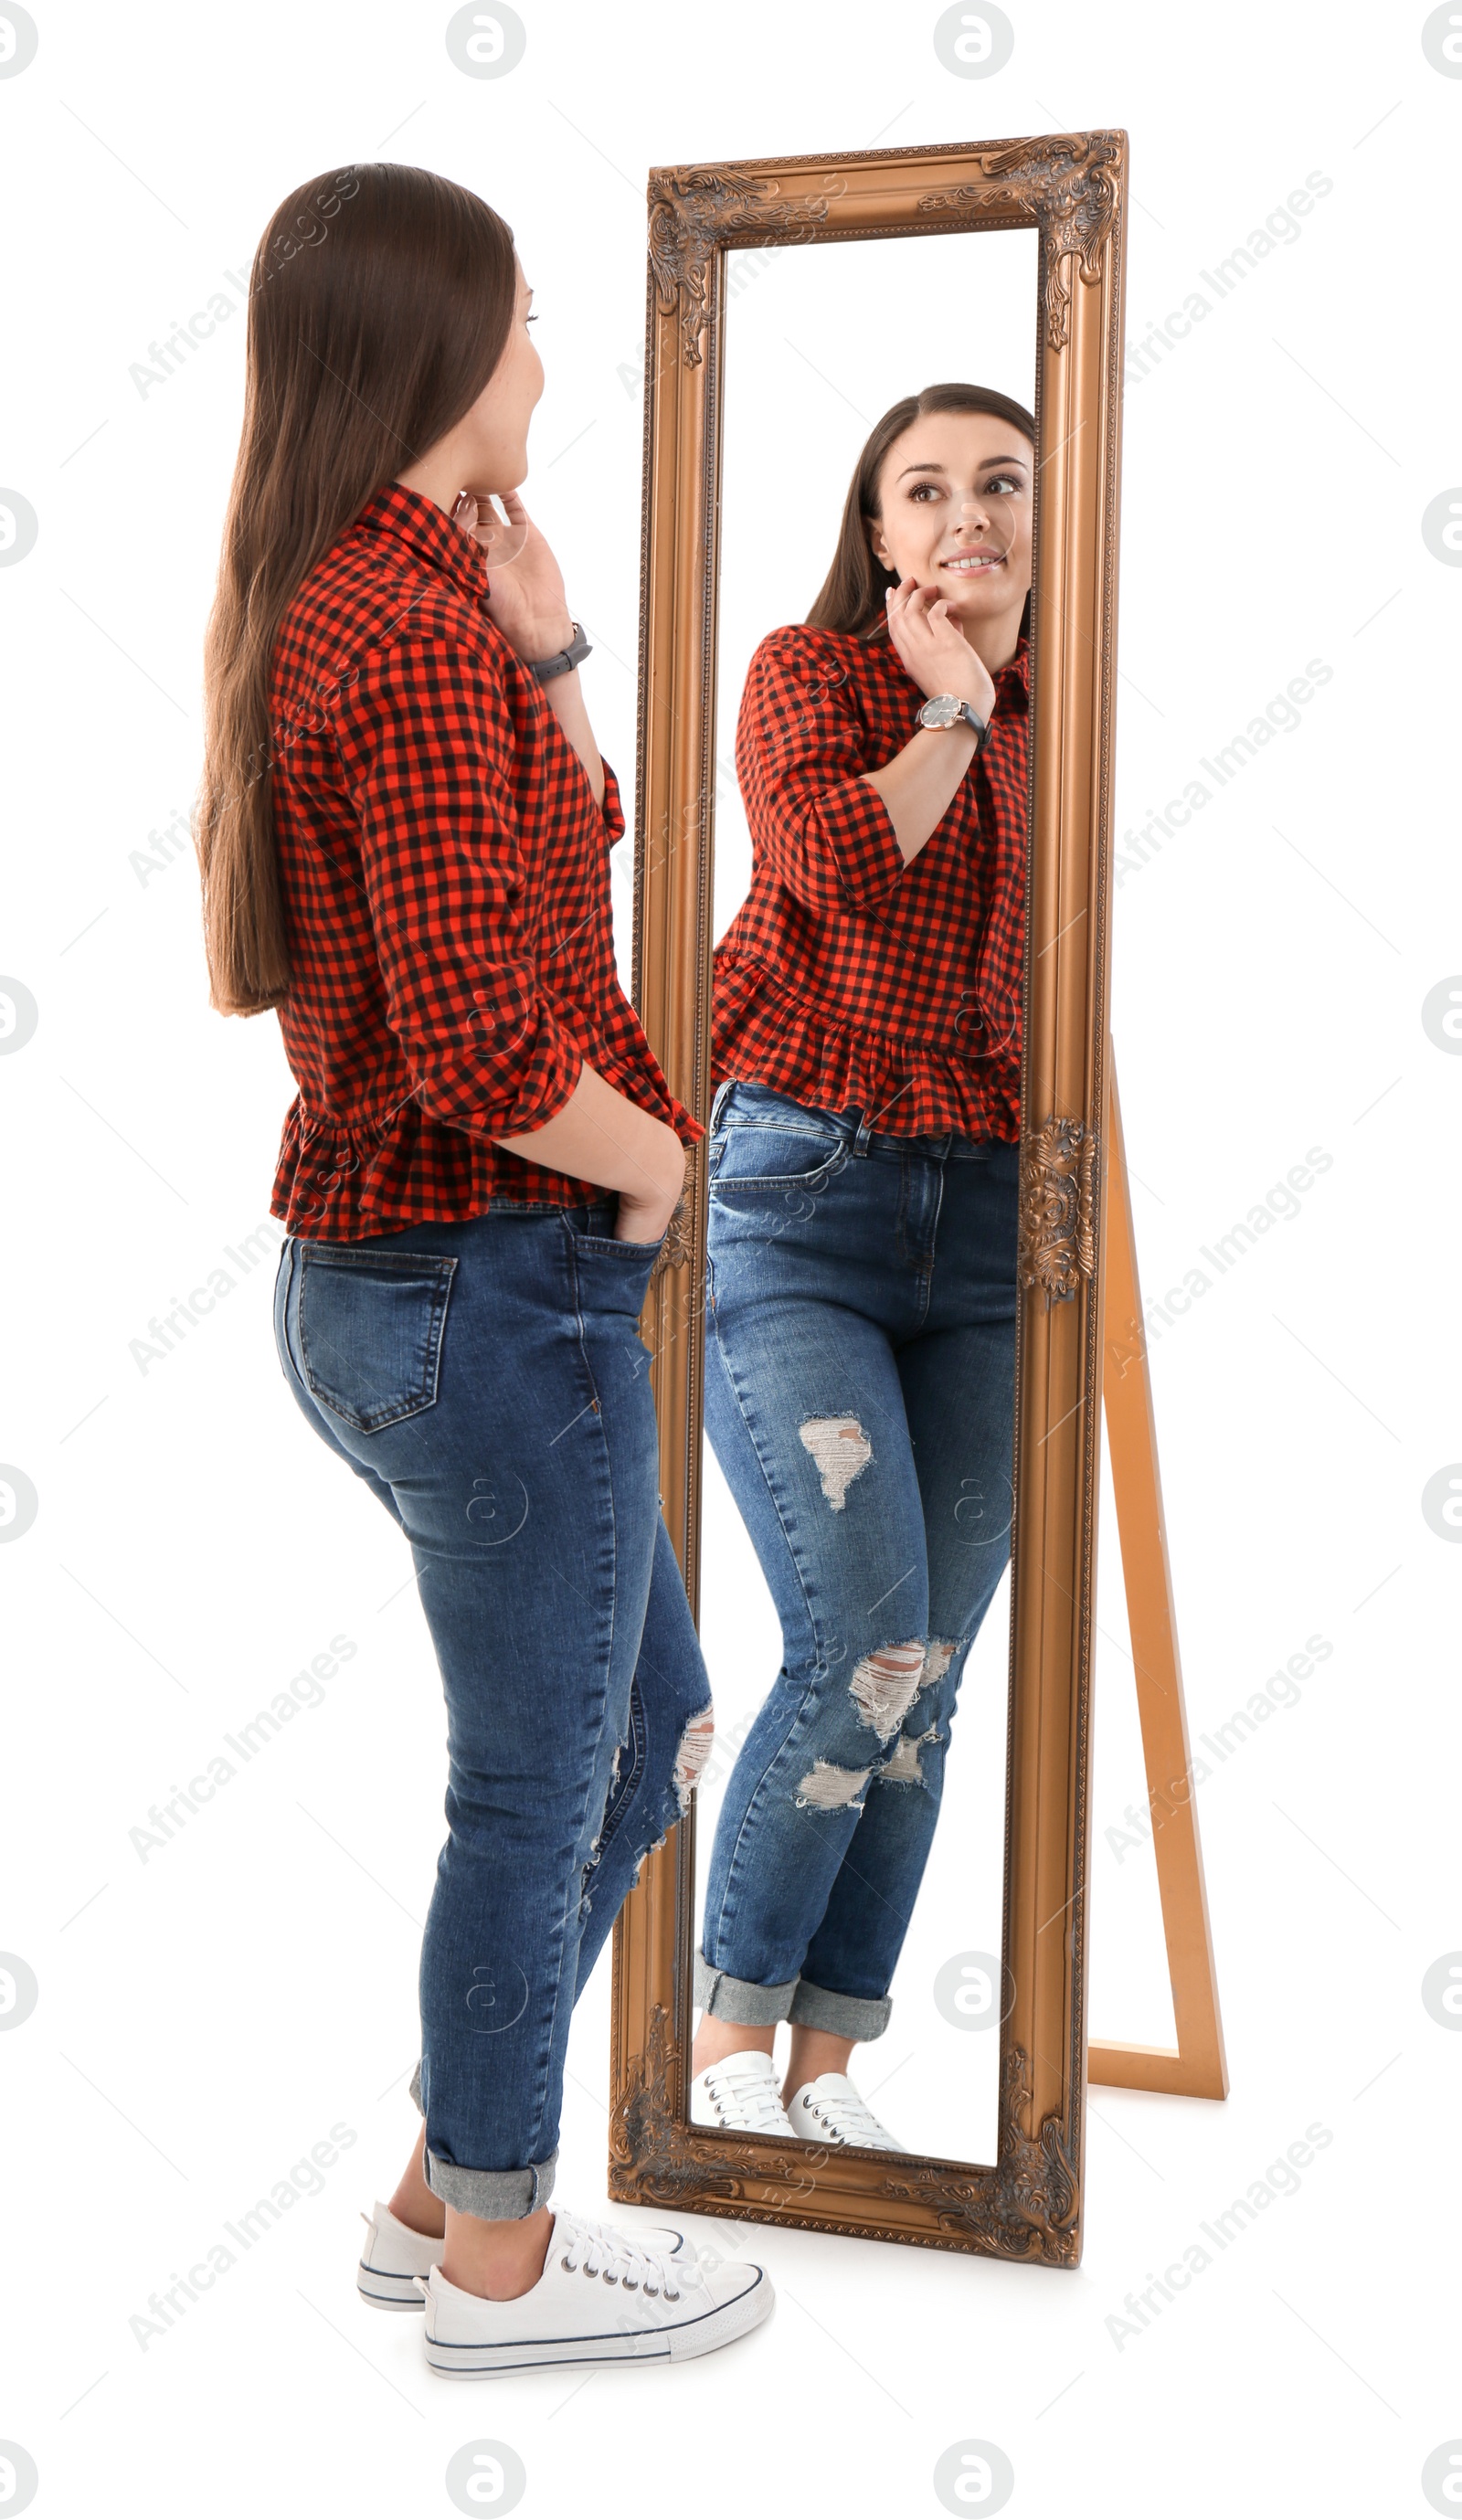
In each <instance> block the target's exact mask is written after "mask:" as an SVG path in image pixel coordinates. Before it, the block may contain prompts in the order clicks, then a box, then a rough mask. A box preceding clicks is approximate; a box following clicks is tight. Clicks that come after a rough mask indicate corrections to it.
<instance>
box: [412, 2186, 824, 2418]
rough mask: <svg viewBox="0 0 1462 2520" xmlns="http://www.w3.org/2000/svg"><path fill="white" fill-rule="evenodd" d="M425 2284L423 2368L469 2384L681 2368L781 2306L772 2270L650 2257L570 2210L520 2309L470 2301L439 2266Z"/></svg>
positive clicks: (558, 2218) (658, 2254)
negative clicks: (652, 2366) (602, 2369)
mask: <svg viewBox="0 0 1462 2520" xmlns="http://www.w3.org/2000/svg"><path fill="white" fill-rule="evenodd" d="M677 2236H678V2235H677ZM417 2281H418V2283H419V2285H420V2287H421V2291H422V2294H423V2296H424V2298H425V2301H426V2305H427V2327H426V2348H427V2361H428V2362H429V2363H430V2364H431V2365H432V2368H433V2370H434V2371H442V2372H446V2373H448V2374H449V2375H450V2376H451V2377H452V2378H454V2379H469V2380H470V2379H477V2378H480V2377H481V2376H483V2375H485V2374H487V2373H489V2372H493V2371H531V2370H541V2369H542V2368H543V2367H544V2366H545V2365H546V2364H552V2363H646V2362H661V2363H666V2362H668V2363H680V2362H684V2361H686V2360H687V2359H688V2358H689V2357H690V2356H691V2355H693V2354H709V2353H712V2352H713V2351H714V2349H715V2347H716V2346H718V2345H729V2344H731V2343H732V2341H733V2339H734V2338H736V2337H738V2336H744V2335H745V2334H746V2333H747V2330H748V2329H749V2328H752V2327H755V2326H757V2325H758V2324H759V2322H760V2321H761V2320H762V2319H763V2318H765V2317H766V2315H767V2313H768V2311H769V2310H770V2309H771V2306H772V2301H773V2297H774V2296H773V2293H772V2286H771V2279H770V2277H769V2276H768V2274H767V2273H766V2270H765V2268H764V2267H758V2266H754V2265H753V2264H751V2263H750V2262H749V2261H748V2260H745V2259H734V2258H731V2259H720V2260H717V2259H715V2258H714V2257H713V2256H711V2255H710V2254H709V2253H708V2254H707V2257H706V2258H705V2259H701V2260H698V2259H697V2258H695V2257H694V2256H692V2255H691V2253H690V2252H689V2251H688V2250H681V2251H680V2252H679V2254H677V2255H671V2254H670V2252H669V2251H667V2250H660V2249H650V2248H646V2247H643V2246H642V2245H641V2244H640V2243H639V2242H638V2241H637V2240H634V2239H632V2238H631V2237H630V2234H629V2233H628V2232H627V2231H624V2230H616V2229H615V2228H613V2227H611V2226H606V2225H604V2224H599V2223H591V2222H590V2221H589V2220H588V2219H587V2218H586V2217H585V2216H583V2215H580V2214H571V2213H570V2211H569V2209H568V2207H567V2206H562V2205H561V2206H560V2207H559V2208H558V2209H557V2211H556V2213H555V2215H554V2218H553V2228H552V2230H551V2231H550V2232H549V2235H548V2255H547V2257H546V2258H545V2259H544V2262H543V2273H542V2274H541V2275H540V2276H539V2278H538V2281H537V2282H536V2283H535V2284H534V2285H532V2286H531V2288H530V2289H529V2290H528V2291H527V2292H525V2293H521V2294H520V2295H519V2297H518V2299H517V2300H516V2301H484V2300H483V2299H482V2297H481V2296H480V2294H479V2293H475V2292H463V2291H462V2289H461V2287H460V2286H459V2285H457V2284H454V2283H448V2281H447V2279H446V2277H445V2275H444V2274H443V2273H442V2272H441V2269H440V2267H439V2266H436V2267H434V2268H433V2269H432V2271H431V2273H430V2274H428V2275H427V2276H425V2277H421V2276H419V2277H418V2278H417Z"/></svg>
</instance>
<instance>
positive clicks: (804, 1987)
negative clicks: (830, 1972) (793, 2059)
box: [693, 1952, 893, 2040]
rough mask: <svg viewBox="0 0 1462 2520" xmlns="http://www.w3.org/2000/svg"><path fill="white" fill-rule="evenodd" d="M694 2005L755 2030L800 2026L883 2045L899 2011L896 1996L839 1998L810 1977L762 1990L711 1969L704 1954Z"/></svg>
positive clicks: (698, 1958) (697, 1965) (699, 1962)
mask: <svg viewBox="0 0 1462 2520" xmlns="http://www.w3.org/2000/svg"><path fill="white" fill-rule="evenodd" d="M693 2000H694V2003H695V2004H696V2006H697V2009H698V2010H700V2011H702V2012H708V2013H709V2014H710V2015H711V2016H712V2018H713V2019H717V2020H721V2021H744V2022H745V2023H746V2024H747V2027H748V2028H749V2029H753V2028H754V2029H758V2030H765V2029H767V2028H768V2027H769V2026H770V2025H771V2024H772V2023H774V2022H778V2021H800V2022H801V2023H803V2024H804V2026H805V2027H806V2028H807V2029H809V2030H828V2031H831V2032H832V2034H833V2036H834V2038H835V2039H858V2040H863V2039H881V2038H882V2036H883V2034H884V2032H885V2031H886V2030H887V2029H888V2027H889V2016H890V2014H891V2011H892V2009H893V1999H892V1997H891V1996H888V1995H877V1996H870V1995H839V1994H838V1993H837V1992H836V1991H835V1990H834V1989H833V1988H832V1987H827V1986H813V1985H812V1984H811V1982H810V1980H809V1979H807V1978H804V1977H793V1978H789V1979H788V1980H787V1983H786V1985H785V1986H757V1985H755V1984H754V1982H753V1980H752V1979H750V1978H745V1977H732V1976H731V1974H730V1972H729V1971H728V1970H726V1969H713V1968H711V1967H710V1965H709V1963H708V1961H707V1959H706V1958H705V1957H704V1956H703V1954H702V1953H700V1952H697V1954H696V1956H695V1989H694V1998H693Z"/></svg>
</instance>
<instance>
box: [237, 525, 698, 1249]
mask: <svg viewBox="0 0 1462 2520" xmlns="http://www.w3.org/2000/svg"><path fill="white" fill-rule="evenodd" d="M486 593H487V565H486V561H485V559H484V557H483V555H482V553H481V551H480V548H479V546H478V545H477V543H475V542H474V541H473V539H472V537H471V536H470V535H469V534H466V533H464V532H463V531H462V529H461V528H460V526H457V525H454V524H453V523H452V522H451V521H450V519H449V518H448V517H445V516H443V514H442V512H441V510H440V509H439V508H438V507H436V506H435V505H434V502H433V501H432V500H430V499H426V498H423V497H422V496H421V495H420V494H419V493H418V492H417V491H415V490H404V489H402V488H401V487H400V486H399V484H397V483H391V484H390V485H389V486H388V488H386V489H384V490H379V491H377V493H376V494H375V496H374V497H373V498H372V499H370V500H369V501H368V502H367V504H366V506H365V507H364V508H363V509H362V511H361V513H360V515H359V516H358V517H356V519H355V521H354V523H353V524H352V525H350V526H349V527H348V529H347V530H346V531H345V532H344V533H343V535H342V536H341V538H340V540H339V541H338V542H337V543H335V544H334V545H333V547H332V548H331V550H330V551H329V552H328V553H327V554H326V556H325V558H324V559H323V560H322V561H321V562H320V563H319V565H318V566H317V567H316V568H314V569H313V570H312V571H311V572H310V575H309V576H308V578H307V579H306V580H305V582H304V584H303V586H302V587H301V588H300V590H299V592H298V594H297V596H296V598H295V600H294V602H293V604H292V605H291V606H290V608H289V611H288V612H287V613H286V615H285V619H284V622H283V625H282V627H281V630H280V635H279V640H278V644H277V646H276V649H275V653H274V669H273V679H272V683H271V691H270V719H271V724H272V727H273V730H274V742H273V804H274V830H275V835H276V839H277V842H278V848H279V863H280V871H281V877H282V881H283V886H284V899H285V911H286V918H287V922H288V934H289V948H290V960H291V970H292V981H291V987H290V994H289V997H288V999H287V1001H286V1002H285V1004H284V1005H283V1006H282V1007H281V1008H280V1010H279V1019H280V1027H281V1030H282V1032H283V1034H284V1044H285V1053H286V1056H287V1057H288V1059H289V1062H290V1066H291V1069H292V1070H293V1072H294V1076H295V1080H296V1082H297V1085H298V1088H299V1092H298V1094H297V1096H296V1099H295V1101H294V1102H293V1103H292V1104H291V1106H290V1109H289V1112H288V1114H287V1116H286V1119H285V1124H284V1137H283V1141H282V1144H281V1146H280V1151H279V1167H278V1171H277V1173H276V1176H275V1182H274V1193H273V1196H272V1198H271V1200H270V1208H271V1212H272V1213H273V1214H274V1215H275V1216H278V1217H282V1218H283V1219H284V1221H285V1224H286V1226H287V1227H288V1229H289V1231H290V1232H291V1233H294V1234H302V1235H306V1236H308V1237H309V1238H311V1239H313V1240H321V1241H330V1242H348V1241H353V1240H355V1239H358V1238H359V1237H360V1236H362V1235H366V1234H383V1233H389V1232H391V1231H393V1230H394V1229H396V1228H398V1227H401V1226H408V1225H419V1224H422V1223H425V1222H427V1221H430V1220H433V1219H441V1220H446V1221H450V1220H452V1219H454V1218H459V1217H469V1216H476V1215H479V1214H480V1212H481V1211H482V1209H484V1208H485V1207H486V1206H487V1204H488V1201H489V1200H490V1199H492V1198H494V1197H505V1198H512V1199H517V1200H522V1201H525V1202H529V1203H534V1202H539V1201H544V1202H547V1203H549V1204H554V1205H572V1204H574V1203H576V1202H577V1201H579V1200H585V1199H590V1198H596V1197H598V1198H602V1197H603V1196H604V1193H603V1191H601V1190H597V1189H596V1188H595V1186H594V1185H593V1184H592V1183H588V1182H579V1181H574V1180H571V1178H570V1177H569V1176H568V1175H566V1174H564V1173H557V1172H552V1171H550V1170H548V1169H546V1168H545V1167H543V1166H541V1165H538V1164H534V1163H529V1162H526V1161H525V1159H524V1158H523V1157H522V1156H520V1155H514V1154H510V1153H508V1152H507V1150H506V1149H505V1148H501V1147H496V1146H494V1145H493V1143H492V1141H493V1139H494V1137H513V1136H517V1135H518V1134H519V1133H520V1132H525V1131H527V1130H531V1129H535V1128H539V1127H541V1126H542V1124H543V1122H544V1121H546V1120H551V1119H552V1117H553V1115H554V1113H555V1112H556V1111H558V1110H561V1109H562V1108H563V1105H564V1104H565V1103H566V1102H568V1100H569V1098H570V1096H571V1093H572V1091H573V1088H574V1086H575V1085H576V1084H577V1082H578V1075H579V1069H580V1067H581V1065H582V1062H583V1060H584V1059H586V1058H587V1059H589V1060H590V1061H591V1062H592V1063H593V1065H594V1066H595V1067H597V1068H598V1069H599V1071H600V1073H601V1075H603V1076H604V1077H606V1078H607V1079H608V1081H609V1083H610V1084H611V1085H613V1086H615V1087H616V1089H617V1091H618V1092H619V1093H621V1094H623V1095H625V1096H626V1097H627V1099H628V1100H629V1101H630V1102H635V1103H637V1104H638V1105H639V1106H640V1108H641V1109H642V1110H645V1111H653V1112H654V1113H655V1114H656V1116H657V1117H658V1118H660V1119H662V1120H665V1121H668V1123H669V1125H670V1126H671V1128H673V1129H674V1130H675V1132H676V1135H677V1136H678V1137H679V1138H680V1140H681V1142H682V1144H683V1145H685V1146H692V1145H694V1143H695V1141H696V1139H697V1138H699V1137H700V1136H702V1135H703V1134H704V1133H703V1131H702V1129H701V1127H700V1124H699V1122H697V1121H696V1120H694V1119H692V1117H691V1115H690V1113H689V1112H688V1111H687V1110H686V1109H685V1108H684V1106H683V1104H681V1103H680V1102H677V1101H676V1100H675V1097H674V1096H673V1095H672V1094H671V1092H670V1090H669V1087H668V1086H667V1085H666V1083H665V1080H664V1077H663V1076H662V1073H661V1070H660V1068H659V1066H658V1065H657V1063H656V1060H655V1057H654V1056H653V1054H652V1052H651V1049H650V1045H649V1043H648V1042H647V1040H646V1039H645V1035H644V1033H643V1031H642V1030H641V1028H640V1023H639V1019H638V1017H637V1016H636V1014H635V1012H634V1010H633V1008H632V1007H631V1006H630V1004H629V1001H628V1000H627V998H625V996H624V995H623V993H622V991H621V990H620V987H619V984H618V981H617V977H616V972H615V951H614V935H613V929H612V923H611V913H610V872H609V852H610V847H611V844H612V843H613V842H614V841H615V840H617V839H618V838H619V836H620V834H621V833H622V832H623V830H624V816H623V812H622V810H621V807H620V803H619V790H618V784H617V780H616V778H615V774H614V772H613V771H612V770H611V769H610V768H609V767H608V765H606V768H605V788H604V806H603V810H602V812H601V809H600V808H599V806H597V805H596V804H595V802H594V795H593V790H592V788H591V787H590V786H589V782H588V779H587V776H586V775H585V772H584V768H583V765H582V763H581V762H580V760H579V758H578V755H577V754H576V753H575V751H574V750H573V747H572V745H571V743H570V742H569V740H568V738H567V737H566V736H565V734H564V731H563V729H562V727H561V726H560V725H559V722H558V719H557V718H556V717H555V715H554V713H553V711H552V709H551V708H550V707H549V705H548V702H547V700H546V699H545V697H544V696H543V692H542V689H541V687H540V685H539V684H538V682H537V681H536V679H535V678H534V676H533V675H532V674H531V673H530V672H529V671H528V668H527V667H526V666H525V664H524V663H523V662H522V660H521V659H520V658H519V656H518V655H517V654H516V653H515V652H514V650H513V649H512V647H511V646H510V645H509V643H508V641H507V640H506V639H505V638H504V637H503V635H502V633H501V631H500V630H499V629H498V628H497V626H496V624H495V623H494V622H493V621H491V620H489V619H488V617H487V615H486V614H485V612H484V611H483V609H482V601H483V598H484V597H485V595H486Z"/></svg>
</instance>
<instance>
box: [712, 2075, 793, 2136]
mask: <svg viewBox="0 0 1462 2520" xmlns="http://www.w3.org/2000/svg"><path fill="white" fill-rule="evenodd" d="M722 2093H724V2094H725V2096H726V2099H727V2101H728V2103H729V2105H730V2107H731V2109H732V2111H733V2112H734V2115H735V2121H736V2124H737V2125H738V2126H741V2127H746V2128H749V2129H750V2130H751V2131H752V2133H754V2134H758V2133H760V2131H761V2130H762V2129H763V2128H771V2129H773V2130H774V2131H775V2130H780V2129H781V2128H782V2127H783V2126H784V2125H785V2122H786V2117H787V2112H786V2110H785V2109H784V2107H783V2106H782V2095H781V2093H780V2092H779V2091H778V2089H777V2076H776V2067H775V2066H774V2065H773V2063H772V2060H771V2058H770V2057H769V2056H768V2057H767V2059H766V2062H765V2066H764V2068H763V2067H761V2066H756V2065H709V2066H708V2067H707V2071H706V2095H707V2097H708V2100H710V2102H711V2104H712V2105H713V2107H715V2108H716V2109H717V2110H719V2109H720V2107H721V2095H722ZM721 2123H722V2125H723V2126H724V2125H726V2124H728V2123H729V2121H728V2120H727V2119H726V2118H725V2117H724V2115H723V2116H722V2119H721Z"/></svg>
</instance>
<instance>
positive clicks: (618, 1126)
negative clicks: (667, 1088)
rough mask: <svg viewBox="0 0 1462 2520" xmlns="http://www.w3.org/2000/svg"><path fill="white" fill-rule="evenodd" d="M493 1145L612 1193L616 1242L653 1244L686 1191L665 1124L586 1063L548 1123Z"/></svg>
mask: <svg viewBox="0 0 1462 2520" xmlns="http://www.w3.org/2000/svg"><path fill="white" fill-rule="evenodd" d="M495 1144H496V1145H498V1146H499V1147H506V1148H507V1149H508V1151H509V1153H510V1154H514V1155H524V1156H525V1157H526V1159H527V1161H528V1162H529V1163H530V1164H546V1165H548V1167H549V1168H550V1170H551V1171H553V1172H559V1173H568V1174H570V1175H571V1178H572V1179H573V1180H574V1181H586V1182H597V1183H598V1184H599V1186H600V1188H601V1189H603V1190H612V1191H614V1192H616V1193H617V1196H618V1203H619V1205H618V1215H617V1220H616V1224H615V1239H616V1241H617V1242H658V1241H659V1240H660V1238H661V1236H662V1234H663V1232H664V1230H665V1228H666V1226H667V1225H668V1224H669V1222H670V1219H671V1217H672V1216H673V1215H674V1213H675V1208H676V1204H677V1202H678V1200H679V1197H680V1193H681V1191H682V1190H683V1189H684V1187H685V1148H683V1147H682V1145H681V1143H680V1140H679V1139H678V1138H677V1137H676V1135H675V1132H674V1130H673V1129H672V1128H671V1127H670V1126H669V1124H668V1122H667V1121H664V1120H659V1119H657V1118H656V1116H655V1113H654V1112H653V1111H644V1110H642V1109H641V1108H640V1105H639V1104H638V1103H637V1102H629V1101H628V1099H627V1098H626V1097H625V1096H624V1095H622V1094H617V1092H616V1091H615V1088H614V1087H613V1085H611V1084H610V1082H609V1080H608V1078H607V1077H604V1076H601V1075H600V1073H599V1070H598V1069H597V1068H596V1067H594V1066H591V1064H590V1062H589V1060H588V1059H585V1060H584V1062H583V1065H582V1067H581V1068H580V1070H579V1078H578V1083H577V1084H576V1085H575V1087H574V1089H573V1092H572V1093H571V1095H570V1097H569V1100H568V1102H566V1103H564V1104H563V1106H562V1108H561V1109H559V1110H557V1111H555V1113H554V1115H553V1118H552V1119H551V1120H545V1121H544V1122H543V1124H542V1126H541V1128H537V1129H529V1130H524V1131H523V1132H521V1133H520V1134H519V1135H518V1136H516V1137H511V1138H498V1139H497V1140H496V1141H495Z"/></svg>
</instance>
